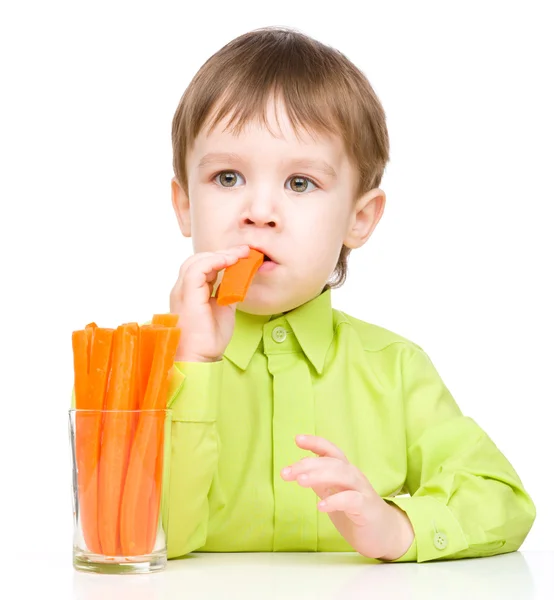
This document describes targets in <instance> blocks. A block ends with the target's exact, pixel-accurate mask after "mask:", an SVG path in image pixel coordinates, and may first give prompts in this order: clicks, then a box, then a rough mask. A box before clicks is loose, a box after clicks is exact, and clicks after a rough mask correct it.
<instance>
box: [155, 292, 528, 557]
mask: <svg viewBox="0 0 554 600" xmlns="http://www.w3.org/2000/svg"><path fill="white" fill-rule="evenodd" d="M168 406H169V407H170V408H171V409H172V411H173V417H172V419H173V421H172V441H171V447H172V451H171V465H170V484H169V493H168V498H167V500H166V501H168V502H169V506H168V507H167V508H168V511H167V512H168V515H169V517H168V518H169V521H168V556H169V558H174V557H178V556H182V555H184V554H187V553H189V552H192V551H204V552H234V551H245V552H256V551H262V552H263V551H266V552H267V551H269V552H271V551H290V552H295V551H330V552H337V551H348V552H352V551H353V550H354V549H353V548H352V547H350V546H349V544H348V543H347V542H346V541H345V540H344V539H343V538H342V537H341V535H340V534H339V533H338V531H337V530H336V529H335V527H334V526H333V524H332V522H331V520H330V518H329V516H328V515H327V514H325V513H321V512H319V511H318V510H317V501H318V498H317V497H316V495H315V493H314V492H313V490H312V489H310V488H303V487H301V486H299V485H298V484H297V483H296V482H286V481H283V480H282V478H281V476H280V471H281V469H282V468H283V467H286V466H287V465H290V464H292V463H293V462H295V461H297V460H299V459H301V458H303V457H304V456H307V455H309V454H311V453H309V452H306V451H305V450H301V449H299V448H298V447H297V446H296V444H295V441H294V438H295V435H297V434H302V433H306V434H313V435H319V436H323V437H324V438H327V439H328V440H329V441H331V442H332V443H334V444H335V445H336V446H338V447H339V448H340V449H341V450H342V451H343V452H344V453H345V454H346V457H347V458H348V460H349V461H350V462H351V463H352V464H354V465H355V466H356V467H358V468H359V469H360V470H361V471H362V472H363V473H364V474H365V475H366V477H367V478H368V480H369V482H370V483H371V484H372V486H373V487H374V489H375V490H376V491H377V492H378V493H379V495H380V496H381V497H382V498H384V499H386V500H387V501H389V502H393V503H395V504H397V505H398V506H399V507H400V508H401V509H403V510H404V511H405V512H406V513H407V515H408V517H409V519H410V521H411V523H412V525H413V528H414V531H415V540H414V543H413V544H412V546H411V547H410V549H409V550H408V552H407V553H406V554H405V555H404V556H403V557H401V558H400V559H398V560H399V561H416V560H417V561H418V562H424V561H430V560H435V559H442V558H449V559H452V558H462V557H476V556H487V555H492V554H499V553H505V552H512V551H515V550H517V549H518V548H519V547H520V545H521V544H522V542H523V541H524V539H525V537H526V536H527V534H528V532H529V530H530V528H531V526H532V524H533V522H534V520H535V506H534V504H533V502H532V500H531V498H530V497H529V495H528V494H527V492H526V491H525V490H524V488H523V485H522V482H521V481H520V479H519V477H518V475H517V474H516V472H515V471H514V469H513V467H512V466H511V464H510V463H509V462H508V460H507V459H506V458H505V457H504V456H503V454H502V453H501V452H500V451H499V450H498V448H497V447H496V446H495V444H494V443H493V442H492V441H491V439H490V438H489V437H488V436H487V434H486V433H485V432H484V431H483V430H482V429H481V428H480V427H479V426H478V425H477V424H476V422H475V421H474V420H472V419H471V418H470V417H468V416H464V415H463V414H462V412H461V410H460V408H459V407H458V405H457V404H456V402H455V400H454V399H453V397H452V395H451V394H450V392H449V390H448V389H447V387H446V385H445V384H444V382H443V381H442V380H441V377H440V376H439V374H438V373H437V371H436V369H435V367H434V365H433V364H432V362H431V360H430V359H429V357H428V356H427V354H426V353H425V352H424V351H423V350H422V348H421V347H419V346H418V345H417V344H415V343H413V342H411V341H409V340H407V339H404V338H403V337H401V336H399V335H397V334H395V333H393V332H391V331H388V330H386V329H384V328H381V327H378V326H376V325H373V324H369V323H366V322H363V321H361V320H358V319H356V318H353V317H352V316H349V315H347V314H345V313H343V312H340V311H338V310H336V309H333V308H332V306H331V291H330V290H327V291H325V292H323V293H322V294H321V295H319V296H318V297H316V298H315V299H313V300H312V301H310V302H308V303H306V304H305V305H303V306H300V307H299V308H297V309H295V310H293V311H291V312H289V313H286V314H283V315H276V316H274V317H269V316H254V315H248V314H245V313H242V312H240V311H237V314H236V327H235V331H234V334H233V338H232V340H231V342H230V344H229V346H228V348H227V350H226V352H225V354H224V358H223V359H222V360H221V361H219V362H216V363H183V362H178V363H175V367H174V369H173V374H172V389H171V393H170V397H169V400H168Z"/></svg>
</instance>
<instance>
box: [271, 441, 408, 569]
mask: <svg viewBox="0 0 554 600" xmlns="http://www.w3.org/2000/svg"><path fill="white" fill-rule="evenodd" d="M296 444H297V445H298V446H299V447H300V448H304V449H306V450H311V451H312V452H314V453H315V454H317V455H318V456H317V457H308V458H303V459H302V460H300V461H298V462H297V463H294V464H293V465H291V466H289V467H286V468H285V469H283V470H282V471H281V476H282V478H283V479H284V480H285V481H297V482H298V484H299V485H301V486H303V487H311V488H312V489H313V490H314V492H315V493H316V494H317V496H319V498H321V500H322V502H320V503H319V504H318V508H319V510H321V511H322V512H326V513H329V517H330V519H331V521H332V522H333V524H334V525H335V527H336V528H337V530H338V531H339V533H340V534H341V535H342V537H343V538H344V539H345V540H346V541H347V542H348V543H349V544H350V545H351V546H352V547H353V548H354V549H355V550H356V551H357V552H359V553H360V554H362V555H363V556H367V557H369V558H377V559H382V560H395V559H397V558H399V557H401V556H402V555H403V554H405V553H406V551H407V550H408V548H409V547H410V546H411V544H412V542H413V539H414V532H413V529H412V525H411V523H410V521H409V519H408V517H407V515H406V513H404V511H402V510H400V509H398V508H396V507H395V506H391V505H390V504H388V503H387V502H385V501H384V500H383V499H382V498H381V497H380V496H379V494H377V492H376V491H375V490H374V489H373V487H372V486H371V484H370V483H369V481H368V480H367V478H366V477H365V475H364V474H363V473H362V472H361V471H360V470H359V469H357V468H356V467H355V466H354V465H352V464H350V463H349V462H348V460H347V459H346V457H345V455H344V454H343V453H342V452H341V451H340V450H339V449H338V448H337V447H336V446H335V445H334V444H332V443H331V442H329V441H327V440H326V439H324V438H322V437H318V436H312V435H304V436H298V437H297V438H296Z"/></svg>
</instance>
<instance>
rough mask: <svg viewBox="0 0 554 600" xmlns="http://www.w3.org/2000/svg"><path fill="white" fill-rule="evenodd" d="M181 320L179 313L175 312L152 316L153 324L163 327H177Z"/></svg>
mask: <svg viewBox="0 0 554 600" xmlns="http://www.w3.org/2000/svg"><path fill="white" fill-rule="evenodd" d="M178 322H179V315H176V314H174V313H164V314H156V315H154V316H153V317H152V325H162V326H163V327H176V326H177V323H178Z"/></svg>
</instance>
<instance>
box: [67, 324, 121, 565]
mask: <svg viewBox="0 0 554 600" xmlns="http://www.w3.org/2000/svg"><path fill="white" fill-rule="evenodd" d="M85 329H86V328H85ZM112 337H113V329H101V328H98V327H95V328H94V329H93V330H92V335H91V351H90V359H89V374H88V394H87V397H86V402H84V403H80V404H79V405H78V406H79V407H80V408H85V409H87V410H91V411H99V410H102V409H103V407H104V397H105V391H106V383H107V380H108V373H109V368H110V358H111V349H112ZM77 419H78V426H77V441H76V455H77V469H78V479H79V512H80V519H81V527H82V531H83V536H84V538H85V542H86V544H87V547H88V548H89V549H90V550H91V551H92V552H95V553H96V554H102V546H101V544H100V539H99V536H98V461H99V458H100V430H101V426H102V414H101V413H99V412H90V413H87V412H84V413H78V414H77Z"/></svg>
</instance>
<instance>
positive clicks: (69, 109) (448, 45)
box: [0, 1, 554, 560]
mask: <svg viewBox="0 0 554 600" xmlns="http://www.w3.org/2000/svg"><path fill="white" fill-rule="evenodd" d="M361 5H362V3H360V5H358V4H357V3H354V2H346V1H341V2H340V3H337V4H331V3H329V4H326V3H325V2H298V1H296V2H285V1H280V2H277V3H268V2H257V3H256V4H255V5H254V4H253V3H252V4H250V3H247V2H236V1H235V2H202V3H191V2H172V3H170V2H156V3H154V2H152V3H148V4H146V3H141V2H133V3H131V2H129V3H123V2H95V3H84V2H66V3H62V2H54V1H51V2H19V3H10V4H8V3H4V4H2V8H1V11H0V56H1V63H0V68H1V87H2V92H1V94H0V103H1V110H0V158H1V162H0V177H1V180H0V202H1V213H0V244H1V249H0V250H1V254H0V256H1V266H2V268H1V273H2V292H1V295H0V298H1V299H0V302H1V311H2V321H3V323H2V331H1V334H0V340H1V346H0V348H1V353H2V354H1V363H0V364H1V367H0V368H1V373H2V386H1V388H0V389H1V392H0V394H1V411H2V412H1V416H0V428H1V431H0V445H1V454H0V457H1V459H0V460H1V467H2V481H1V483H0V487H1V490H2V491H1V495H0V503H1V504H2V514H3V516H4V519H3V526H2V531H1V532H0V538H3V541H2V546H3V548H4V550H9V551H10V552H12V551H15V552H24V551H25V549H26V548H29V546H30V545H32V546H35V547H39V548H41V549H44V551H46V552H60V553H63V554H64V555H67V559H68V560H70V552H71V540H72V538H71V530H72V507H71V497H70V454H69V442H68V435H67V409H68V407H69V402H70V391H71V387H72V384H73V381H72V376H73V372H72V351H71V332H72V331H73V330H74V329H77V328H82V327H83V326H84V325H85V324H86V323H88V322H90V321H93V320H94V321H96V322H97V323H98V324H99V325H102V326H112V327H113V326H117V325H118V324H120V323H122V322H126V321H139V322H141V321H144V320H147V319H148V318H150V316H151V315H152V313H154V312H161V311H166V310H167V309H168V296H169V292H170V289H171V287H172V285H173V283H174V280H175V278H176V276H177V272H178V269H179V266H180V264H181V263H182V262H183V261H184V260H185V258H186V257H187V256H188V255H189V253H190V251H191V248H190V242H189V240H186V239H184V238H182V237H181V236H180V232H179V229H178V226H177V222H176V219H175V216H174V213H173V210H172V207H171V202H170V200H171V198H170V179H171V177H172V175H173V172H172V166H171V160H172V154H171V137H170V132H171V120H172V117H173V113H174V111H175V109H176V107H177V104H178V102H179V99H180V97H181V94H182V93H183V91H184V90H185V88H186V86H187V84H188V83H189V81H190V79H191V77H192V76H193V74H194V73H195V72H196V70H197V69H198V68H199V67H200V66H201V65H202V63H203V62H204V61H205V60H206V59H207V58H208V57H209V56H210V55H211V54H213V53H214V52H216V51H217V50H218V49H219V48H220V47H221V46H222V45H224V44H225V43H226V42H228V41H229V40H231V39H232V38H234V37H235V36H237V35H240V34H242V33H244V32H246V31H248V30H250V29H253V28H256V27H261V26H264V25H289V26H293V27H297V28H298V29H300V30H301V31H303V32H305V33H308V34H309V35H312V36H313V37H315V38H317V39H319V40H320V41H322V42H324V43H327V44H330V45H332V46H334V47H336V48H338V49H339V50H341V51H342V52H343V53H344V54H346V56H347V57H348V58H350V59H351V60H352V61H353V62H354V63H356V64H357V65H358V66H359V67H360V68H361V69H362V70H363V71H364V73H365V74H366V75H367V76H368V78H369V80H370V82H371V83H372V85H373V87H374V89H375V91H376V92H377V94H378V96H379V97H380V99H381V101H382V103H383V105H384V107H385V111H386V113H387V118H388V127H389V133H390V138H391V162H390V164H389V165H388V167H387V171H386V174H385V177H384V180H383V182H382V187H383V189H384V190H385V191H386V192H387V205H386V208H385V213H384V216H383V219H382V220H381V222H380V224H379V225H378V227H377V229H376V230H375V233H374V235H373V236H372V237H371V238H370V240H369V242H368V243H367V245H366V246H365V247H364V248H363V249H361V250H359V251H357V252H355V253H354V254H353V255H352V256H351V260H350V276H349V279H348V281H347V284H346V285H345V287H344V288H342V289H341V290H339V291H337V292H335V295H334V301H335V305H336V306H337V307H339V308H341V309H343V310H345V311H346V312H349V313H351V314H354V315H355V316H357V317H359V318H362V319H365V320H368V321H371V322H373V323H376V324H378V325H381V326H383V327H386V328H389V329H391V330H393V331H395V332H397V333H399V334H401V335H403V336H405V337H408V338H409V339H412V340H413V341H415V342H416V343H418V344H420V345H421V346H422V347H423V348H424V349H425V350H426V351H427V352H428V353H429V355H430V356H431V358H432V359H433V361H434V363H435V365H436V366H437V368H438V370H439V372H440V373H441V375H442V376H443V379H444V380H445V382H446V384H447V385H448V387H449V388H450V390H451V391H452V393H453V395H454V397H455V398H456V399H457V401H458V403H459V404H460V406H461V408H462V410H463V411H464V412H465V413H466V414H468V415H470V416H472V417H473V418H474V419H475V420H476V421H477V422H478V423H479V424H481V426H482V427H483V428H484V429H485V430H486V431H487V432H488V433H489V435H490V436H491V437H492V438H493V440H494V441H495V442H496V443H497V445H498V446H499V448H500V449H501V450H502V451H503V452H504V453H505V454H506V456H507V457H508V458H509V460H510V461H511V463H512V464H513V465H514V467H515V468H516V470H517V472H518V474H519V475H520V477H521V478H522V480H523V482H524V485H525V486H526V488H527V489H528V490H529V492H530V493H531V495H532V497H533V499H534V501H535V503H536V505H537V511H538V516H537V520H536V522H535V526H534V527H533V529H532V531H531V533H530V534H529V536H528V538H527V540H526V542H525V544H524V546H523V548H522V549H523V550H547V549H550V548H551V544H552V537H553V534H554V516H553V515H554V510H553V509H552V502H553V500H554V484H553V479H554V478H553V467H552V462H553V461H552V459H553V458H554V451H553V439H554V436H553V434H552V414H553V411H552V405H553V401H554V391H553V387H552V383H553V379H554V378H553V375H554V351H553V348H554V346H553V339H554V338H553V335H554V326H553V317H552V307H553V300H554V296H553V293H552V283H553V282H552V271H553V268H552V259H553V257H554V247H553V241H552V240H553V235H552V223H553V221H552V218H553V208H552V204H553V201H554V193H553V183H552V181H553V178H552V164H553V158H554V151H553V144H554V142H553V140H554V119H553V116H552V115H553V110H552V107H553V106H554V92H553V89H552V80H553V78H552V59H553V57H554V43H553V41H552V40H553V36H552V19H551V18H550V17H549V12H548V8H549V5H550V9H551V8H552V6H551V4H550V3H548V2H519V3H515V2H505V1H504V2H500V1H498V2H491V1H481V2H468V1H466V2H463V3H452V2H448V3H446V2H414V3H398V2H383V1H380V2H365V3H363V7H364V8H363V12H362V9H361V8H360V6H361ZM4 536H6V537H5V538H4ZM6 540H9V544H7V543H6Z"/></svg>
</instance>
